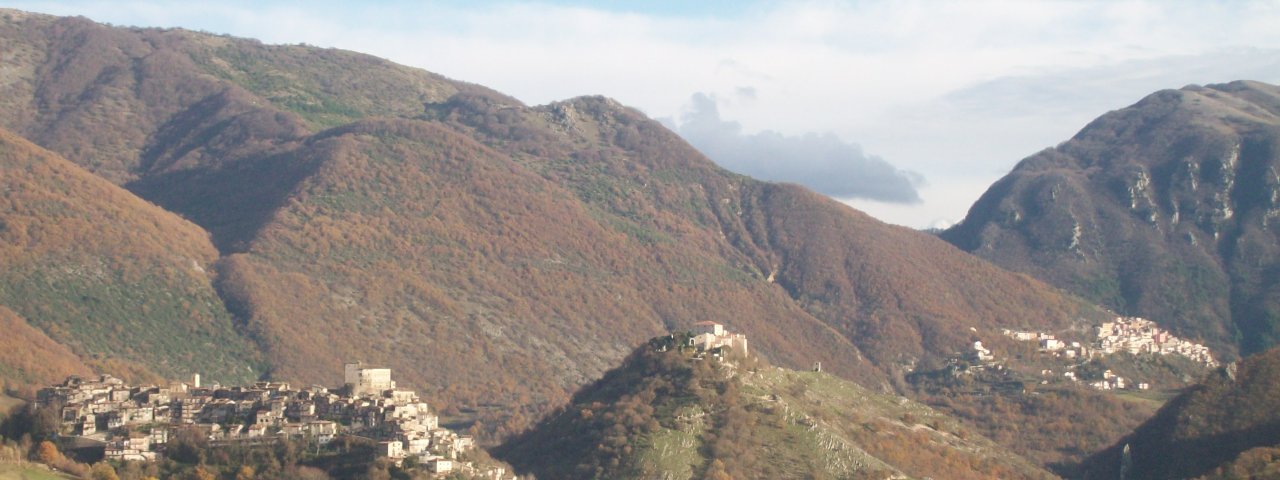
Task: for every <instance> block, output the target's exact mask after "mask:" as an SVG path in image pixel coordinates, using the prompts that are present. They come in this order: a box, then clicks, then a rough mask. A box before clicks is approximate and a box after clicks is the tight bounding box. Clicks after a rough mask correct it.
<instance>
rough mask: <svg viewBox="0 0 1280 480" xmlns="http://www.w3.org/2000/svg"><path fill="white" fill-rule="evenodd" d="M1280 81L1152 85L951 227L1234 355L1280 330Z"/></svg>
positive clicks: (1259, 346) (968, 246)
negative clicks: (1279, 225) (1278, 220)
mask: <svg viewBox="0 0 1280 480" xmlns="http://www.w3.org/2000/svg"><path fill="white" fill-rule="evenodd" d="M1278 147H1280V88H1278V87H1275V86H1272V85H1266V84H1262V83H1258V82H1247V81H1239V82H1233V83H1229V84H1224V85H1209V86H1206V87H1199V86H1189V87H1186V88H1183V89H1180V90H1166V91H1161V92H1157V93H1155V94H1152V95H1150V96H1148V97H1146V98H1144V99H1143V100H1142V101H1140V102H1138V103H1137V104H1135V105H1133V106H1130V107H1128V108H1124V109H1121V110H1117V111H1114V112H1111V113H1108V114H1106V115H1103V116H1102V117H1100V118H1098V119H1097V120H1095V121H1093V122H1092V123H1090V124H1089V125H1088V126H1086V127H1085V128H1084V129H1083V130H1081V131H1080V133H1078V134H1077V135H1076V136H1075V137H1073V138H1072V139H1071V140H1069V141H1067V142H1065V143H1062V144H1061V145H1058V146H1057V147H1054V148H1051V149H1048V150H1045V151H1043V152H1040V153H1038V154H1036V155H1033V156H1031V157H1029V158H1027V159H1025V160H1023V161H1022V162H1020V163H1019V164H1018V165H1017V167H1015V168H1014V169H1013V171H1011V172H1010V173H1009V174H1008V175H1006V176H1005V177H1004V178H1002V179H1000V180H999V181H998V182H996V183H995V184H994V185H992V186H991V188H990V189H989V190H987V192H986V193H985V194H983V196H982V197H981V198H980V199H979V200H978V201H977V203H975V204H974V205H973V207H972V208H971V209H970V210H969V213H968V216H966V218H965V219H964V221H962V222H961V223H960V224H958V225H956V226H954V227H952V228H951V229H949V230H947V231H945V232H943V233H942V238H944V239H946V240H947V241H949V242H951V243H953V244H955V245H956V246H958V247H960V248H962V249H964V250H966V251H969V252H972V253H974V254H976V255H978V256H980V257H983V258H986V259H988V260H991V261H992V262H994V263H996V264H998V265H1000V266H1003V267H1005V268H1008V269H1010V270H1014V271H1018V272H1024V273H1028V274H1030V275H1033V276H1035V277H1036V278H1039V279H1042V280H1044V281H1046V282H1049V283H1051V284H1054V285H1056V286H1059V287H1061V288H1063V289H1066V290H1068V291H1071V292H1074V293H1076V294H1078V295H1081V296H1082V297H1084V298H1087V299H1089V300H1093V301H1096V302H1099V303H1101V304H1103V305H1106V306H1109V307H1110V308H1113V309H1115V310H1116V311H1119V312H1122V313H1124V314H1127V315H1137V316H1143V317H1149V318H1151V319H1153V320H1155V321H1157V322H1159V323H1161V324H1162V325H1165V326H1167V327H1169V328H1170V329H1172V330H1173V331H1174V332H1175V334H1177V335H1180V336H1183V337H1188V338H1202V339H1203V340H1204V341H1205V342H1207V343H1208V344H1209V345H1210V346H1212V347H1214V349H1215V351H1218V352H1221V353H1222V354H1223V355H1224V356H1225V357H1227V358H1231V357H1233V356H1234V355H1235V354H1236V353H1237V352H1240V353H1244V354H1247V353H1251V352H1257V351H1261V350H1263V349H1265V348H1267V347H1268V346H1270V345H1274V344H1275V343H1276V342H1277V340H1278V339H1280V283H1278V278H1277V277H1276V275H1275V272H1276V269H1277V267H1280V241H1277V240H1278V238H1277V235H1278V234H1280V233H1278V232H1280V230H1277V225H1273V223H1276V221H1275V220H1276V217H1277V215H1280V173H1278V172H1280V170H1278V166H1280V148H1278Z"/></svg>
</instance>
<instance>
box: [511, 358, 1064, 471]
mask: <svg viewBox="0 0 1280 480" xmlns="http://www.w3.org/2000/svg"><path fill="white" fill-rule="evenodd" d="M643 348H648V347H643ZM741 365H742V366H741V368H731V367H725V366H722V365H719V364H717V363H715V362H711V361H695V360H691V359H688V358H686V357H684V356H683V354H681V353H678V352H675V351H671V352H666V353H660V352H656V351H652V350H642V351H640V352H637V353H636V354H635V355H633V356H632V357H630V358H628V360H627V361H626V362H625V363H624V364H623V366H622V367H620V368H619V369H617V370H614V371H611V372H609V373H608V374H606V375H605V377H604V378H603V379H602V380H601V381H599V382H597V383H595V384H593V385H591V386H589V387H587V388H585V389H584V390H582V391H580V392H579V393H578V394H577V395H575V397H574V401H573V403H572V404H571V405H570V406H569V407H568V408H567V409H566V410H565V411H564V412H562V413H559V414H557V415H555V416H553V417H551V418H549V419H548V420H547V421H545V422H544V423H542V424H540V425H539V426H537V427H536V428H535V429H534V430H531V431H529V432H526V433H525V434H523V435H521V436H518V437H516V438H515V439H513V440H511V441H510V442H508V443H507V444H504V445H503V446H501V447H499V448H498V449H497V450H496V451H497V454H498V455H499V456H500V457H502V458H504V459H506V460H508V461H510V462H511V463H513V464H514V465H516V466H517V468H518V469H520V470H524V471H529V472H532V473H535V474H537V475H539V476H540V477H542V476H546V477H549V478H657V477H662V478H705V477H712V478H714V477H715V474H716V473H720V472H723V473H726V474H728V475H730V476H732V477H733V478H885V477H886V476H890V475H903V474H905V475H908V476H910V477H935V478H956V479H961V478H1051V477H1052V475H1050V474H1048V473H1047V472H1045V471H1043V470H1040V469H1038V468H1037V467H1035V466H1033V465H1031V464H1030V463H1029V462H1026V461H1025V460H1022V459H1021V458H1019V457H1018V456H1017V455H1014V454H1011V453H1009V452H1008V451H1006V450H1003V449H1001V448H1000V447H997V446H995V445H994V444H993V443H991V442H990V441H988V440H986V439H984V438H982V437H980V436H977V435H975V434H973V433H972V432H970V431H968V430H966V429H965V428H963V427H962V426H960V425H959V424H958V423H956V422H955V421H954V420H952V419H950V418H948V417H946V416H944V415H941V414H938V413H936V412H934V411H932V410H930V409H929V408H928V407H925V406H923V405H920V404H917V403H915V402H911V401H909V400H907V399H905V398H901V397H894V396H890V395H884V394H877V393H873V392H870V391H868V390H866V389H864V388H862V387H859V386H857V385H856V384H854V383H851V382H848V381H844V380H840V379H838V378H836V377H833V376H830V375H827V374H824V373H812V372H797V371H792V370H785V369H780V368H776V367H772V366H768V365H766V364H762V363H756V362H754V361H751V360H749V361H747V362H745V363H743V364H741ZM748 365H749V366H748Z"/></svg>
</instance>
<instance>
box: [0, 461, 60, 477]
mask: <svg viewBox="0 0 1280 480" xmlns="http://www.w3.org/2000/svg"><path fill="white" fill-rule="evenodd" d="M69 478H76V477H71V476H68V475H65V474H62V473H57V472H52V471H50V470H49V469H48V468H47V467H45V466H44V465H37V464H22V465H18V464H11V463H9V464H6V463H0V480H64V479H69Z"/></svg>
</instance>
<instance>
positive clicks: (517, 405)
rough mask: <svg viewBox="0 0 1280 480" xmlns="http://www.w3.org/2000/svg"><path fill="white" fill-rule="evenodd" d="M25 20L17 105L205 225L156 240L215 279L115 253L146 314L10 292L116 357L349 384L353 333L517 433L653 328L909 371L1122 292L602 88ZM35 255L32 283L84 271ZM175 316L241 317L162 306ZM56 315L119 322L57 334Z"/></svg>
mask: <svg viewBox="0 0 1280 480" xmlns="http://www.w3.org/2000/svg"><path fill="white" fill-rule="evenodd" d="M0 46H2V47H3V48H4V49H5V51H8V52H14V54H13V55H12V57H11V58H12V59H13V61H12V62H11V63H7V64H6V66H5V69H4V70H3V78H2V79H0V80H3V81H0V125H3V126H5V127H7V128H9V129H11V130H13V131H15V132H17V133H18V134H20V135H22V136H24V137H26V138H28V139H31V140H32V141H34V142H35V143H37V144H39V145H41V146H43V147H45V148H48V149H49V150H52V151H53V152H56V153H57V154H59V155H61V156H63V157H65V158H66V159H67V160H70V161H71V162H73V163H75V164H76V165H78V166H79V168H81V169H83V170H84V171H88V172H93V173H94V174H96V175H98V177H100V179H105V180H109V181H111V182H114V183H115V184H117V185H121V186H123V187H125V188H126V189H128V190H129V191H130V192H132V193H133V194H134V195H136V196H137V197H136V198H134V197H130V199H129V201H130V202H133V204H136V205H139V208H143V209H147V210H148V211H156V212H159V213H164V212H160V210H159V208H157V207H156V206H158V207H160V208H163V209H165V210H168V211H170V212H174V213H176V214H178V215H181V216H182V217H184V218H185V219H187V220H189V221H190V222H193V223H194V224H195V225H198V227H199V228H196V227H195V225H192V224H191V223H186V222H185V221H182V220H180V219H178V218H177V217H176V216H172V215H170V216H168V217H166V218H168V220H163V221H161V220H156V221H155V222H158V223H157V224H158V225H163V227H161V228H160V229H161V230H162V231H163V232H164V233H165V236H164V237H163V238H159V237H158V238H157V239H155V240H154V241H155V242H156V243H155V244H154V245H152V246H149V247H146V248H142V247H139V248H142V249H143V250H145V252H149V253H150V254H153V255H157V256H160V257H162V258H171V257H174V258H176V257H182V258H190V259H194V260H195V263H194V264H191V262H185V260H184V262H185V263H182V265H184V266H190V267H191V268H189V269H187V268H186V267H183V268H182V269H178V268H177V267H173V268H174V270H173V272H176V273H174V275H177V274H178V273H181V274H183V275H189V276H191V278H195V279H197V280H199V282H197V283H196V284H194V286H190V287H189V288H187V287H182V286H183V285H187V284H185V283H183V281H179V280H177V279H176V278H170V277H165V276H158V275H153V274H148V275H145V276H143V277H142V278H141V279H135V277H132V276H129V275H132V273H130V272H135V271H137V269H139V268H142V267H140V266H138V265H146V263H145V262H142V263H134V264H133V265H132V266H120V268H119V272H118V273H117V272H116V269H111V270H109V271H110V272H111V274H112V275H119V276H121V277H120V278H123V279H124V280H125V282H126V283H127V284H128V285H129V286H130V288H128V289H124V290H122V291H123V292H125V293H127V294H128V295H138V296H137V297H132V296H125V295H123V294H121V296H120V298H122V299H126V298H127V299H129V301H130V302H132V303H131V304H133V305H134V306H135V307H136V308H138V309H140V310H141V311H142V313H141V314H134V313H133V311H128V310H123V309H120V310H111V309H95V310H93V312H92V313H93V314H94V315H99V316H98V317H90V316H89V312H88V311H87V310H86V309H83V308H81V309H67V310H63V311H61V313H58V314H57V315H54V314H49V313H41V312H39V311H26V310H21V309H17V308H15V309H14V310H15V312H18V313H19V314H20V315H22V316H23V318H25V319H26V320H27V322H28V323H29V324H30V325H33V326H35V327H37V328H39V329H40V330H41V331H43V332H45V333H46V334H48V335H49V336H50V337H51V338H53V339H54V340H56V341H59V342H64V343H65V344H66V345H68V346H70V347H71V348H72V350H74V351H77V352H81V351H91V352H93V354H94V355H96V356H97V357H95V362H96V363H93V364H92V365H91V366H98V365H102V366H104V367H106V366H111V365H114V364H111V363H109V362H111V361H117V360H118V361H122V362H123V361H129V362H142V363H137V366H138V369H137V371H136V372H134V370H130V372H133V373H129V372H121V371H119V367H112V368H111V370H112V373H117V374H122V375H129V374H136V375H139V376H143V375H163V376H169V375H177V374H178V373H180V372H179V370H184V371H185V369H188V367H189V366H192V365H202V364H203V363H205V362H215V361H216V360H210V358H212V359H217V358H237V359H241V361H243V362H245V363H246V364H251V365H254V370H253V371H252V373H253V374H255V375H256V374H262V375H264V376H266V377H269V378H276V379H282V380H289V381H295V382H304V383H321V384H333V383H336V381H337V378H336V376H335V375H334V373H333V372H336V371H339V370H340V368H339V367H340V366H341V364H342V362H345V361H349V360H364V361H367V362H371V363H380V364H384V365H387V366H389V367H391V368H393V369H395V371H396V372H397V373H396V376H397V378H398V379H401V380H400V381H401V382H402V383H403V384H405V385H407V386H409V387H411V388H414V389H417V390H418V391H420V392H423V393H424V394H425V395H426V396H427V398H428V399H429V400H430V401H431V402H432V403H433V404H434V405H439V406H442V407H443V408H444V410H445V413H446V414H450V415H452V414H455V413H459V412H461V413H466V414H469V415H470V416H472V417H479V419H480V423H479V424H478V425H477V431H479V432H483V433H495V434H497V435H499V436H504V435H507V434H511V433H514V432H517V431H519V430H520V429H521V428H522V427H524V426H525V425H527V424H528V423H529V422H530V421H531V420H533V419H535V418H537V417H536V416H537V415H539V414H541V413H542V412H545V411H547V409H549V408H550V407H552V406H554V405H557V404H560V403H562V402H564V401H566V400H567V399H568V395H569V393H570V392H572V391H573V390H574V389H575V388H576V387H578V386H579V385H581V384H584V383H586V382H589V381H590V380H592V379H594V378H598V377H599V376H600V375H601V374H603V373H604V371H605V370H606V369H607V368H608V367H609V366H610V365H613V364H615V363H616V362H617V361H618V360H620V359H621V358H623V357H624V356H625V355H626V354H627V352H629V351H631V350H632V348H634V346H635V345H637V344H640V343H643V342H644V341H645V340H646V339H648V338H651V337H652V336H654V335H658V334H662V333H664V332H668V331H671V330H677V329H681V328H686V327H688V326H689V325H691V324H693V323H694V322H697V321H701V320H716V321H720V322H723V323H726V324H729V325H731V326H732V328H734V329H735V330H738V331H742V332H744V333H747V334H748V335H750V336H751V338H752V342H753V346H754V348H755V351H757V352H759V354H760V355H762V356H763V357H765V358H767V359H768V360H769V361H771V362H775V363H777V364H779V365H784V366H792V367H807V366H808V365H811V364H812V363H813V362H815V361H821V362H823V365H825V366H826V368H827V370H828V371H829V372H831V373H834V374H836V375H839V376H842V377H844V378H847V379H853V380H856V381H858V382H860V383H861V384H863V385H866V386H868V387H869V388H872V389H876V390H887V389H892V388H902V387H904V385H903V384H902V381H901V374H902V373H903V372H905V371H907V370H909V369H911V368H915V366H916V365H936V364H938V363H939V362H941V361H943V359H945V358H946V357H948V356H950V355H952V354H954V353H956V352H959V351H961V350H963V349H964V348H967V346H968V345H969V344H970V342H971V341H972V340H973V338H975V337H979V338H996V337H999V333H998V331H999V328H1001V327H1026V328H1030V327H1036V328H1039V329H1044V330H1054V329H1065V328H1069V327H1078V326H1082V325H1088V324H1090V323H1092V322H1093V321H1094V320H1096V319H1098V318H1101V317H1102V316H1104V313H1103V312H1102V311H1101V310H1099V309H1097V308H1096V307H1093V306H1091V305H1090V304H1088V303H1086V302H1083V301H1081V300H1079V299H1076V298H1074V297H1070V296H1066V295H1063V294H1061V293H1060V292H1058V291H1056V290H1054V289H1052V288H1050V287H1048V286H1046V285H1045V284H1043V283H1041V282H1039V281H1036V280H1033V279H1031V278H1030V277H1027V276H1025V275H1020V274H1012V273H1008V272H1006V271H1004V270H1001V269H999V268H997V267H995V266H993V265H991V264H989V263H987V262H985V261H982V260H980V259H978V258H975V257H973V256H971V255H968V254H965V253H964V252H961V251H959V250H957V249H955V248H954V247H952V246H950V245H948V244H947V243H945V242H943V241H941V240H939V239H937V238H934V237H933V236H930V235H927V234H923V233H920V232H916V231H913V230H910V229H906V228H901V227H894V226H889V225H886V224H884V223H881V222H879V221H876V220H874V219H872V218H871V217H869V216H867V215H865V214H862V213H860V212H857V211H855V210H852V209H850V208H848V207H846V206H843V205H841V204H839V203H837V202H835V201H833V200H831V199H828V198H826V197H822V196H820V195H817V194H814V193H812V192H810V191H808V190H805V189H803V188H801V187H798V186H794V185H777V184H769V183H764V182H759V181H756V180H753V179H750V178H747V177H743V176H740V175H735V174H733V173H730V172H727V171H725V170H723V169H721V168H719V167H717V166H716V165H714V164H713V163H712V162H710V161H709V160H707V159H706V158H705V157H703V156H702V155H701V154H699V153H698V152H697V151H695V150H694V149H692V148H691V147H689V146H688V145H687V144H686V143H685V142H684V141H682V140H681V139H680V138H679V137H677V136H676V135H675V134H673V133H671V132H670V131H668V130H666V129H665V128H663V127H662V126H661V125H660V124H658V123H657V122H655V121H653V120H651V119H648V118H646V117H645V116H644V115H642V114H640V113H639V112H638V111H636V110H634V109H630V108H627V107H624V106H622V105H619V104H618V103H617V102H614V101H612V100H609V99H605V98H599V97H583V98H576V99H571V100H567V101H564V102H557V103H553V104H550V105H545V106H537V107H529V106H526V105H523V104H521V103H520V102H519V101H517V100H515V99H512V98H509V97H506V96H504V95H501V94H499V93H496V92H493V91H490V90H488V89H484V88H482V87H477V86H474V85H468V84H465V83H461V82H456V81H453V80H449V79H445V78H442V77H440V76H438V75H434V74H431V73H428V72H423V71H420V70H415V69H410V68H406V67H402V66H398V65H395V64H392V63H389V62H386V61H383V60H379V59H376V58H373V57H369V56H366V55H360V54H355V53H351V52H343V51H338V50H329V49H318V48H313V47H305V46H268V45H262V44H260V43H258V42H255V41H251V40H243V39H236V38H230V37H221V36H213V35H208V34H202V33H194V32H189V31H184V30H157V29H126V28H115V27H107V26H103V25H98V24H94V23H92V22H89V21H87V20H85V19H77V18H56V17H49V16H43V15H35V14H26V13H22V12H17V11H13V10H4V11H3V12H2V13H0ZM78 171H79V170H78ZM84 171H80V172H81V173H82V174H84ZM85 175H87V174H85ZM32 181H35V180H32ZM99 183H103V184H104V185H105V182H99ZM113 192H119V193H118V194H119V195H126V194H125V193H124V192H123V191H120V190H113ZM112 195H115V194H114V193H113V194H112ZM77 198H78V200H77V202H80V203H83V204H84V205H83V207H84V208H99V206H98V204H99V203H101V202H103V201H105V199H110V198H113V197H111V196H110V195H107V194H95V195H88V196H85V197H84V198H79V197H77ZM143 199H145V201H143ZM147 202H151V203H152V204H154V205H151V204H148V203H147ZM20 203H21V205H19V206H18V207H15V208H22V209H31V208H35V207H34V206H32V205H29V204H27V203H26V202H20ZM165 215H168V214H165ZM95 218H103V217H95ZM165 222H170V223H174V224H175V226H169V225H168V223H165ZM91 223H92V225H93V226H98V227H100V228H102V229H103V230H104V231H110V229H111V228H113V227H115V226H117V224H116V223H115V222H114V220H110V221H94V222H91ZM176 225H180V226H176ZM200 229H203V231H201V230H200ZM143 231H145V230H143ZM170 237H172V239H171V240H170V239H169V238H170ZM147 238H150V237H147ZM208 239H211V241H212V245H210V244H209V243H208V242H209V241H210V240H208ZM147 241H151V240H147ZM120 242H123V240H119V241H118V240H114V239H112V237H109V236H100V237H99V238H97V239H95V241H92V242H86V243H88V244H89V245H95V246H99V247H101V248H115V246H116V245H117V244H119V243H120ZM175 242H176V243H175ZM139 244H142V242H139ZM197 244H198V246H197ZM51 245H52V244H51ZM137 255H138V256H139V258H144V257H145V254H143V253H139V254H137ZM5 261H12V260H7V259H6V260H5ZM195 266H198V267H199V268H200V269H203V271H204V273H200V272H199V271H198V270H197V269H196V268H194V267H195ZM131 269H132V270H131ZM130 282H131V283H130ZM148 282H155V283H157V284H160V285H163V286H165V288H179V287H181V288H185V290H181V291H172V292H166V291H159V292H151V291H149V290H145V289H144V287H145V288H153V287H154V288H160V287H159V286H156V285H152V284H151V283H148ZM14 285H25V284H21V283H16V284H14ZM29 285H32V287H31V288H32V289H33V290H32V291H31V292H28V293H27V294H26V295H27V296H28V297H30V298H36V296H37V295H42V296H45V297H48V298H49V300H47V302H62V303H63V304H67V305H72V304H75V303H76V302H85V301H86V300H85V298H86V297H85V296H83V295H80V294H79V293H78V292H79V291H75V292H71V291H67V290H61V289H58V288H52V287H51V286H50V287H42V286H41V285H49V284H45V283H31V284H29ZM208 285H212V288H210V287H208ZM6 288H7V286H6ZM211 292H213V293H211ZM215 293H216V296H214V294H215ZM174 306H177V307H174ZM122 308H123V307H122ZM228 312H229V313H228ZM86 318H92V319H94V320H93V321H92V322H89V321H86V320H85V319H86ZM163 319H171V320H170V322H169V323H167V324H163V325H161V326H160V327H156V328H161V327H163V328H177V327H174V326H178V325H186V323H185V322H189V321H190V322H192V323H194V324H198V325H204V326H208V328H210V329H213V328H215V327H216V328H217V329H218V330H216V331H217V332H219V333H217V335H224V334H225V335H229V336H230V337H229V338H225V339H223V340H219V341H210V342H208V343H210V344H211V345H212V346H206V345H205V341H204V337H201V336H199V335H195V336H193V335H192V334H190V333H184V334H177V333H171V332H168V331H166V330H163V329H151V327H152V326H153V325H158V323H157V322H160V323H163V322H162V320H163ZM193 319H194V320H193ZM76 322H80V323H76ZM60 324H67V325H81V324H84V325H91V326H93V329H88V330H85V329H81V330H76V331H73V332H71V334H68V335H65V336H60V335H62V334H61V333H60V331H58V330H57V329H56V327H53V326H52V325H60ZM231 325H234V326H235V332H234V335H232V334H229V333H226V332H228V331H229V329H230V326H231ZM210 331H211V332H212V331H214V330H210ZM111 332H116V333H111ZM119 332H125V333H119ZM128 332H154V333H156V334H159V333H161V332H167V333H164V335H165V339H166V340H165V341H174V342H180V343H181V344H182V346H183V348H182V350H181V351H180V352H177V353H175V352H173V351H171V350H170V349H148V350H145V352H157V353H154V354H153V353H147V355H155V356H157V357H161V358H150V357H144V356H142V354H141V353H139V352H142V351H143V350H130V349H129V348H130V347H128V346H125V345H122V344H121V343H119V342H114V341H107V339H111V338H113V337H111V335H126V334H128ZM201 335H204V334H203V333H202V334H201ZM209 335H213V334H212V333H210V334H209ZM235 335H238V337H237V336H235ZM217 338H220V339H222V338H223V337H221V336H220V337H217ZM90 339H92V341H93V342H97V343H87V342H90ZM192 339H196V340H199V342H195V341H191V340H192ZM76 342H84V343H85V344H86V345H87V346H84V347H81V346H80V343H76ZM101 345H110V346H113V347H112V348H105V347H100V346H101ZM89 346H92V347H93V348H95V349H94V350H76V349H77V348H89ZM184 355H185V356H186V357H182V358H183V360H182V362H185V363H180V364H178V366H181V367H182V368H177V367H173V368H170V367H156V368H154V369H150V365H151V363H152V362H153V361H154V362H160V363H157V365H166V364H164V363H163V362H164V361H168V362H171V363H170V365H173V363H172V362H175V361H176V360H174V359H173V358H171V357H174V356H180V357H181V356H184ZM194 355H207V356H208V357H198V358H197V357H196V356H194ZM98 358H100V360H97V359H98ZM144 360H145V362H143V361H144ZM144 363H145V365H144ZM130 365H134V364H133V363H130ZM259 367H260V368H259ZM191 368H194V367H191ZM237 371H238V370H237ZM244 371H246V372H247V371H248V370H244ZM1099 421H1101V420H1100V419H1099Z"/></svg>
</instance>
